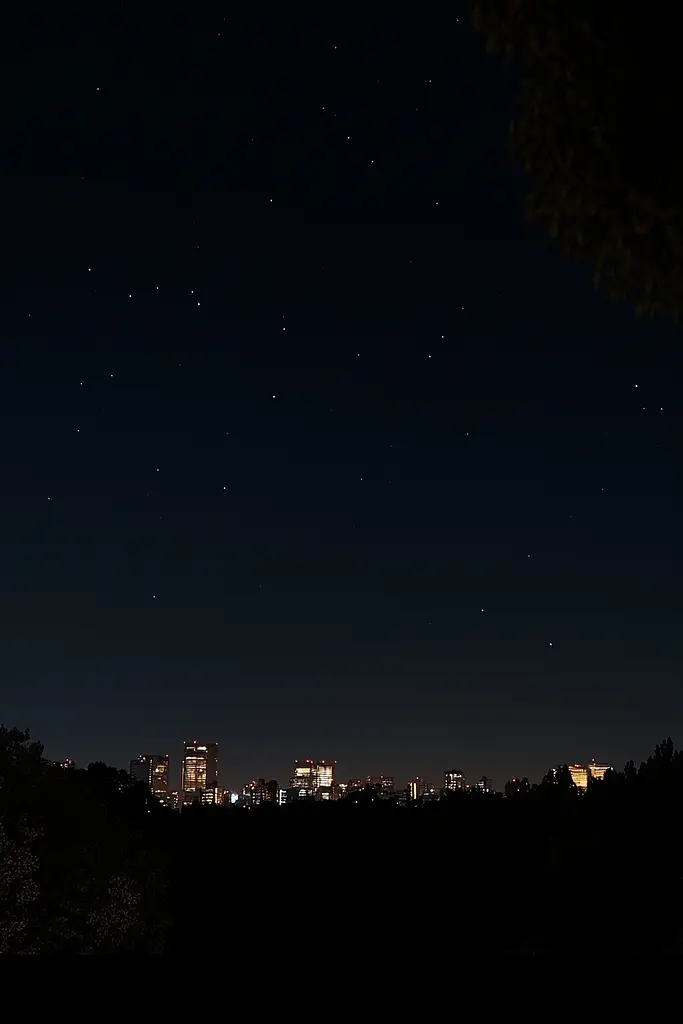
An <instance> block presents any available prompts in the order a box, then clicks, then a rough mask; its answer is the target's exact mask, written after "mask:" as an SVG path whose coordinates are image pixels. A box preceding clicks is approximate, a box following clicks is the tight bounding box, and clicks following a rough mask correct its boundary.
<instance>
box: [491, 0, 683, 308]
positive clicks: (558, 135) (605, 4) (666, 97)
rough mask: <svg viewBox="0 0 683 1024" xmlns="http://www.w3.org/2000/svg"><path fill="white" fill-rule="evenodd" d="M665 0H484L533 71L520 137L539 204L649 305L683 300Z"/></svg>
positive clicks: (513, 55)
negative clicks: (568, 0) (641, 1)
mask: <svg viewBox="0 0 683 1024" xmlns="http://www.w3.org/2000/svg"><path fill="white" fill-rule="evenodd" d="M676 13H677V12H676V7H675V5H673V4H670V3H666V2H664V0H652V2H651V3H647V4H637V3H634V4H629V3H627V4H624V3H623V2H620V0H602V2H600V3H595V2H593V0H573V2H572V3H564V4H563V3H539V2H537V0H473V20H474V24H475V27H476V28H477V29H479V30H480V31H481V32H483V33H484V35H485V36H486V38H487V46H488V49H489V50H490V51H492V52H495V53H498V54H501V55H503V56H504V57H506V58H507V59H508V60H509V61H512V62H513V63H515V64H516V65H517V66H518V67H519V68H520V69H521V73H522V79H523V84H522V90H521V109H520V112H519V116H518V117H517V118H516V120H515V121H514V122H513V124H512V125H511V134H512V140H513V148H514V151H515V152H516V154H517V155H518V157H519V158H520V159H521V161H522V162H523V164H524V166H525V167H526V170H527V171H528V173H529V175H530V176H531V178H532V180H533V183H534V192H533V194H532V195H531V196H530V197H529V198H528V205H527V212H528V215H529V217H530V218H531V220H532V221H533V222H535V223H536V224H538V225H540V226H541V227H542V228H543V229H544V230H545V231H546V232H547V233H548V234H549V235H550V236H551V237H552V238H554V239H556V240H557V241H558V243H559V244H560V246H561V247H562V249H563V250H564V252H565V253H566V254H567V256H569V257H570V258H571V259H574V260H577V261H580V262H584V263H587V264H590V265H592V266H593V268H594V281H595V285H596V287H598V286H601V287H603V288H604V289H605V290H606V292H607V294H608V295H609V296H610V297H611V298H612V299H614V300H618V301H622V300H627V301H633V302H634V303H635V305H636V310H637V312H638V313H639V314H645V313H647V314H650V315H655V314H662V315H666V316H669V317H672V318H674V319H676V320H677V318H678V315H679V313H680V312H681V309H682V308H683V202H682V200H683V191H682V186H681V181H682V180H683V178H682V172H683V138H682V136H681V132H680V131H679V122H680V106H681V99H682V97H683V88H682V84H683V62H681V60H680V47H679V41H678V40H679V37H678V32H677V31H676V21H675V18H676Z"/></svg>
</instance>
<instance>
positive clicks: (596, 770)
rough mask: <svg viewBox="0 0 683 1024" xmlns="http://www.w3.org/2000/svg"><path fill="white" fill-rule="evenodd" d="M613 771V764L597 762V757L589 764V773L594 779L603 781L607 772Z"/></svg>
mask: <svg viewBox="0 0 683 1024" xmlns="http://www.w3.org/2000/svg"><path fill="white" fill-rule="evenodd" d="M611 771H612V766H611V765H610V764H596V762H595V758H594V759H593V760H592V761H591V763H590V764H589V765H588V774H589V775H590V777H591V778H592V779H598V780H599V781H602V780H603V779H604V777H605V775H606V774H607V772H611Z"/></svg>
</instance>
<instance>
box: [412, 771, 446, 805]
mask: <svg viewBox="0 0 683 1024" xmlns="http://www.w3.org/2000/svg"><path fill="white" fill-rule="evenodd" d="M406 792H407V794H408V799H409V800H437V799H438V796H439V793H438V790H437V788H436V786H433V785H432V784H431V782H426V781H425V780H424V779H421V778H420V777H419V775H418V776H417V778H415V779H411V780H410V782H409V783H408V785H407V787H406Z"/></svg>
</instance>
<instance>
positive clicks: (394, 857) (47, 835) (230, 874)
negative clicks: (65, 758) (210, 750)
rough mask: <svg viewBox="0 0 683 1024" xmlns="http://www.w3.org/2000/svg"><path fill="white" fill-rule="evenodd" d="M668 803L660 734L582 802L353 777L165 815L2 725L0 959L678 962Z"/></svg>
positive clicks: (672, 771)
mask: <svg viewBox="0 0 683 1024" xmlns="http://www.w3.org/2000/svg"><path fill="white" fill-rule="evenodd" d="M681 810H683V753H682V752H680V751H678V750H676V749H675V748H674V745H673V743H672V741H671V739H667V740H665V741H664V742H662V743H660V744H659V745H658V746H657V747H656V748H655V751H654V753H653V754H652V756H651V757H649V758H648V759H647V761H645V762H643V763H642V764H641V765H640V767H639V768H636V766H635V765H634V764H633V762H629V763H628V764H627V765H626V766H625V768H624V770H623V771H621V772H609V773H608V774H607V776H606V777H605V779H604V780H603V781H595V782H591V783H590V784H589V787H588V790H587V792H586V793H585V794H580V793H579V792H578V791H577V789H576V787H575V786H574V784H573V782H572V779H571V776H570V774H569V771H568V769H567V766H566V765H560V766H558V767H557V768H556V769H554V770H553V771H550V772H548V774H547V775H546V776H545V777H544V778H543V780H542V781H541V783H540V784H539V785H534V786H532V785H530V784H529V782H528V780H526V779H522V780H514V781H511V782H509V783H508V784H507V785H506V787H505V794H500V793H498V794H486V793H481V792H479V791H476V790H475V791H469V792H466V793H459V792H456V793H448V794H446V795H445V796H444V798H442V799H441V800H439V801H435V802H428V803H424V804H423V805H420V804H417V805H409V806H408V807H400V806H398V805H397V804H396V802H394V801H392V800H391V799H389V800H387V799H383V798H382V799H381V798H380V797H379V796H378V794H377V793H376V792H375V791H373V790H371V789H367V790H365V791H361V792H360V793H355V794H353V795H351V796H350V797H347V798H346V799H343V800H339V801H336V802H334V803H316V802H310V803H309V802H307V801H301V802H298V803H296V804H292V805H290V806H284V807H278V806H276V805H273V804H264V805H262V806H260V807H256V808H253V809H249V810H244V809H237V808H229V807H228V808H220V807H202V806H198V805H197V806H192V807H189V808H186V809H185V810H183V811H182V812H181V813H178V812H174V811H170V810H168V809H166V808H164V807H162V806H161V805H160V804H159V802H158V801H157V800H156V799H155V798H154V797H153V796H152V794H151V793H150V791H149V790H148V788H147V787H146V786H145V785H144V784H142V783H140V782H136V781H135V780H133V779H131V777H130V776H129V775H128V773H127V772H124V771H120V770H118V769H116V768H111V767H109V766H107V765H105V764H102V763H95V764H91V765H89V766H88V768H87V769H85V770H78V769H74V768H67V769H65V768H62V767H60V766H58V765H54V764H51V763H50V762H48V761H46V760H45V759H44V757H43V749H42V747H41V745H40V744H39V743H34V742H32V741H31V739H30V736H29V734H28V732H22V731H20V730H18V729H7V728H5V727H0V953H5V954H8V953H9V954H11V953H24V954H30V953H34V954H35V953H59V954H67V955H68V954H118V955H121V954H123V955H126V954H127V955H150V954H152V955H177V954H183V953H186V954H187V953H190V952H192V954H193V955H196V951H197V949H198V948H199V947H201V948H202V950H204V953H202V956H204V955H206V952H207V951H209V950H210V951H211V953H213V954H215V953H216V952H219V953H220V952H222V951H225V952H231V953H232V952H238V951H242V952H246V951H248V949H250V948H254V947H255V948H257V949H262V948H263V947H264V946H265V945H266V944H268V947H269V948H270V947H271V946H272V944H273V943H276V944H278V947H279V948H278V953H279V956H280V960H281V962H282V963H283V965H284V966H291V967H292V968H294V969H297V965H299V966H301V964H302V963H303V961H302V958H303V959H304V960H306V962H309V960H310V958H313V961H314V962H320V963H321V964H322V963H329V962H331V958H332V957H334V956H337V955H340V956H341V955H342V954H343V953H344V951H345V950H346V948H347V947H348V946H351V948H355V947H356V946H357V944H358V943H360V942H362V943H363V944H364V948H367V946H368V943H369V944H370V948H371V950H372V951H373V955H375V953H377V955H381V952H382V950H385V951H389V950H391V955H393V956H401V957H403V956H405V957H407V958H409V959H414V960H415V966H416V967H417V965H418V964H420V965H422V964H423V963H424V965H425V966H436V965H437V962H438V957H437V959H436V960H434V950H435V949H441V950H443V955H445V956H448V957H449V958H451V957H452V956H453V954H454V953H457V954H461V953H462V954H465V955H467V954H472V953H482V952H487V953H494V954H495V953H505V952H507V953H513V954H519V955H534V954H536V955H546V954H551V955H554V954H556V953H557V952H558V950H559V951H566V952H571V953H572V954H573V955H575V956H577V957H580V958H583V957H584V956H585V957H586V958H588V957H590V956H593V955H596V956H604V955H605V954H608V953H609V952H610V951H617V950H618V952H619V955H620V956H622V957H623V956H640V955H651V954H653V953H660V954H668V955H677V954H679V953H680V952H683V928H682V926H681V909H682V908H681V884H682V882H683V877H682V876H683V870H682V867H681V850H680V838H679V819H680V816H681ZM304 943H305V946H304V945H303V944H304ZM316 943H317V944H318V945H319V948H316ZM454 947H455V948H454ZM447 950H448V952H446V951H447ZM307 958H308V959H307ZM316 958H318V959H316Z"/></svg>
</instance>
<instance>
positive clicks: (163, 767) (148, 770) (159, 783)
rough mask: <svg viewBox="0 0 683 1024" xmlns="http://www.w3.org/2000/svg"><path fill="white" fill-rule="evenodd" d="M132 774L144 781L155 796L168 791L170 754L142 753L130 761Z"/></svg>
mask: <svg viewBox="0 0 683 1024" xmlns="http://www.w3.org/2000/svg"><path fill="white" fill-rule="evenodd" d="M130 774H131V775H132V776H133V778H134V779H137V780H138V782H144V783H145V785H146V786H149V788H150V789H151V790H152V792H153V793H154V794H155V796H166V795H167V793H168V754H140V756H139V757H136V758H135V759H134V760H133V761H131V762H130Z"/></svg>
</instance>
